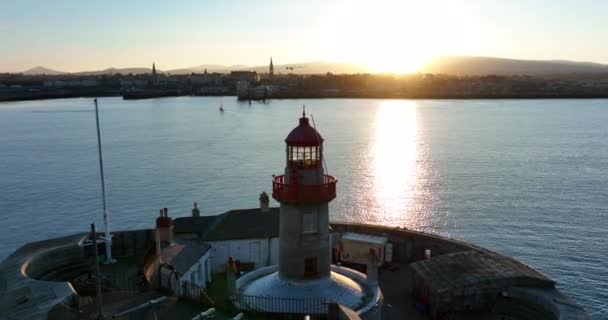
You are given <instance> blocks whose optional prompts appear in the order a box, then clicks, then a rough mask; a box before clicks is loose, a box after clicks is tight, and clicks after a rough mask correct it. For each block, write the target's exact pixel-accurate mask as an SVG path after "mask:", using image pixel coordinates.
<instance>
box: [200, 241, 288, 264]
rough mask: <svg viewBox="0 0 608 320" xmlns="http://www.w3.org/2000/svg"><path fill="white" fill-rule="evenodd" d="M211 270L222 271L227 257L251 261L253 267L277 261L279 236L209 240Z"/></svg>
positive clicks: (276, 262)
mask: <svg viewBox="0 0 608 320" xmlns="http://www.w3.org/2000/svg"><path fill="white" fill-rule="evenodd" d="M208 243H209V244H210V245H211V249H210V250H209V251H210V252H211V256H210V260H211V271H212V272H223V271H225V268H226V262H228V258H230V257H232V259H233V260H240V261H241V262H253V263H255V268H256V269H257V268H261V267H266V266H270V265H275V264H278V263H279V238H264V239H240V240H227V241H209V242H208Z"/></svg>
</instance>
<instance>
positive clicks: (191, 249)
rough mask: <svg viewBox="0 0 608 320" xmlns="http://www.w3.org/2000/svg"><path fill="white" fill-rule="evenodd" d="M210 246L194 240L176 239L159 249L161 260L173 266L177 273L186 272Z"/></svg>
mask: <svg viewBox="0 0 608 320" xmlns="http://www.w3.org/2000/svg"><path fill="white" fill-rule="evenodd" d="M209 248H211V246H209V245H208V244H204V243H201V242H199V241H194V240H184V239H176V240H175V241H174V242H173V244H172V245H170V246H166V247H165V248H164V249H163V250H162V251H161V261H162V262H163V263H165V264H168V265H170V266H173V268H174V269H175V270H176V271H177V272H179V273H182V274H183V273H186V272H187V271H188V270H189V269H190V268H191V267H192V266H193V265H194V264H195V263H196V262H197V261H198V260H199V259H200V258H201V257H202V256H203V255H204V254H205V252H207V250H209Z"/></svg>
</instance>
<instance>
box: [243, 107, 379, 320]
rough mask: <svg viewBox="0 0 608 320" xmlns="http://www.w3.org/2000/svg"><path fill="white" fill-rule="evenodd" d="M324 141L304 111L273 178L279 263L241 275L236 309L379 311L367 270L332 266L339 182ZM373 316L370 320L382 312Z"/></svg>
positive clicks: (295, 312) (285, 311) (312, 312)
mask: <svg viewBox="0 0 608 320" xmlns="http://www.w3.org/2000/svg"><path fill="white" fill-rule="evenodd" d="M323 141H324V140H323V138H322V137H321V135H320V134H319V133H318V132H317V130H316V129H315V128H313V127H312V126H311V125H310V123H309V121H308V118H307V117H306V114H305V113H304V112H302V117H301V118H300V121H299V124H298V126H297V127H296V128H294V129H293V130H292V131H291V132H290V133H289V135H287V138H286V139H285V172H284V174H282V175H277V176H273V178H272V197H273V198H274V199H275V200H277V201H278V202H279V203H280V204H281V210H280V218H279V221H280V222H279V223H280V226H279V265H278V266H277V265H274V266H270V267H265V268H261V269H257V270H254V271H252V272H250V273H248V274H247V275H245V276H243V277H241V278H240V279H239V280H238V281H237V290H238V294H237V295H235V298H234V299H235V300H234V302H235V305H237V307H239V308H242V309H255V310H259V311H268V312H279V313H292V314H321V313H325V312H327V308H328V305H329V304H330V303H331V304H340V305H343V306H345V307H347V308H350V309H352V310H354V311H356V312H357V313H359V314H366V315H369V314H370V310H378V307H377V306H379V305H380V298H379V297H381V293H380V289H379V287H378V286H377V285H370V284H369V283H368V281H367V278H366V276H365V275H364V274H361V273H359V272H356V271H354V270H351V269H347V268H344V267H339V266H332V265H331V259H330V254H331V253H330V248H331V245H330V232H329V210H328V203H329V202H330V201H331V200H333V199H334V198H335V197H336V183H337V182H338V180H336V178H334V177H332V176H330V175H328V174H326V173H325V171H324V169H323V163H324V162H323ZM239 297H241V298H244V299H240V298H239ZM373 314H374V316H372V315H369V316H367V317H366V318H367V319H375V318H376V316H375V315H377V314H379V313H376V312H373Z"/></svg>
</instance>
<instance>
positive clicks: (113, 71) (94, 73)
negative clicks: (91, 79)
mask: <svg viewBox="0 0 608 320" xmlns="http://www.w3.org/2000/svg"><path fill="white" fill-rule="evenodd" d="M151 72H152V69H150V68H121V69H117V68H108V69H103V70H97V71H81V72H75V73H72V74H75V75H79V76H97V75H103V74H116V73H121V74H129V73H132V74H143V73H151ZM159 72H160V71H159Z"/></svg>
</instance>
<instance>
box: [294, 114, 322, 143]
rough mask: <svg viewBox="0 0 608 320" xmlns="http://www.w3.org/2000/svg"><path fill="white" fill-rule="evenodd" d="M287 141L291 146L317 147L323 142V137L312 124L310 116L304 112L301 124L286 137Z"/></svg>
mask: <svg viewBox="0 0 608 320" xmlns="http://www.w3.org/2000/svg"><path fill="white" fill-rule="evenodd" d="M285 142H286V143H287V144H288V145H291V146H298V147H315V146H320V145H321V144H322V143H323V137H321V135H320V134H319V133H318V132H317V130H316V129H315V128H313V127H311V126H310V124H309V123H308V118H306V116H304V114H303V115H302V118H300V124H299V125H298V126H297V127H295V128H294V129H293V130H291V132H290V133H289V135H287V138H285Z"/></svg>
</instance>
